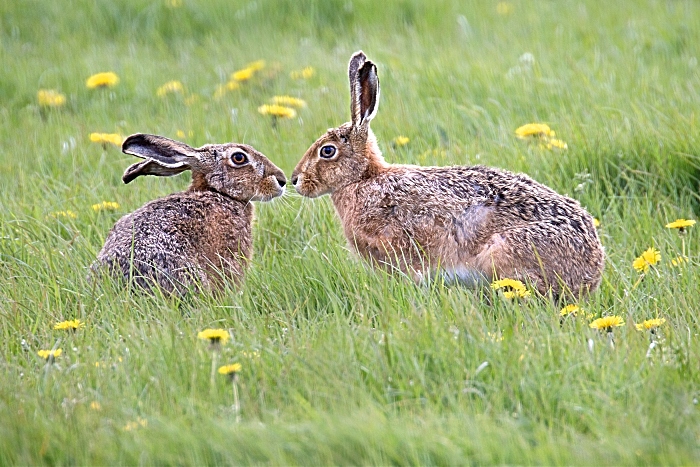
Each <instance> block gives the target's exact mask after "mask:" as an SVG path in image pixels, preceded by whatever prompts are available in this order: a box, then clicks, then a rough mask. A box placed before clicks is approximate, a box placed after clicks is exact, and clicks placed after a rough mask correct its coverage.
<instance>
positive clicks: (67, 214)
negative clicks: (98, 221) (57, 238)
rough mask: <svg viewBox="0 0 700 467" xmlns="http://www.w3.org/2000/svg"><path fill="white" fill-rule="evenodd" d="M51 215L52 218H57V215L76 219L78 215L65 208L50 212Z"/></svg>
mask: <svg viewBox="0 0 700 467" xmlns="http://www.w3.org/2000/svg"><path fill="white" fill-rule="evenodd" d="M50 216H51V217H53V218H54V219H58V218H59V217H67V218H69V219H76V218H77V217H78V215H77V214H76V213H74V212H73V211H71V210H69V209H67V210H65V211H54V212H52V213H51V214H50Z"/></svg>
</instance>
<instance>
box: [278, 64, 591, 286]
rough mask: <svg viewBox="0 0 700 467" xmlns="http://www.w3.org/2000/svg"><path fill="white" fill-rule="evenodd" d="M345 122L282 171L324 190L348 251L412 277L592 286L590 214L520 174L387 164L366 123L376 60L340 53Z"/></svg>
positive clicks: (375, 85)
mask: <svg viewBox="0 0 700 467" xmlns="http://www.w3.org/2000/svg"><path fill="white" fill-rule="evenodd" d="M349 76H350V97H351V116H352V121H351V122H349V123H345V124H343V125H341V126H339V127H338V128H333V129H330V130H328V131H327V132H326V133H325V134H324V135H323V136H321V137H320V138H319V139H318V140H316V142H315V143H314V144H312V145H311V147H310V148H309V149H308V150H307V151H306V153H305V154H304V156H303V157H302V159H301V160H300V161H299V163H298V164H297V166H296V168H295V169H294V173H293V174H292V179H291V180H292V183H293V184H294V187H295V188H296V190H297V192H299V193H300V194H301V195H303V196H307V197H310V198H315V197H317V196H321V195H324V194H330V195H331V199H332V200H333V204H334V206H335V209H336V212H337V214H338V217H339V218H340V221H341V223H342V225H343V229H344V232H345V236H346V237H347V240H348V242H349V244H350V247H351V248H354V249H355V250H356V251H357V252H358V253H359V254H360V255H362V256H363V257H365V258H367V259H369V260H370V261H371V262H372V263H373V264H374V265H378V266H381V267H386V268H389V269H399V270H401V271H402V272H404V273H406V274H408V275H410V276H412V277H413V278H414V279H415V280H416V281H421V280H423V279H425V278H429V277H435V275H436V274H440V275H442V276H443V277H444V278H445V279H446V280H447V281H455V282H460V283H464V284H467V285H471V286H474V285H477V284H483V283H486V282H487V281H491V280H493V279H496V278H510V279H519V280H523V281H526V282H528V283H530V284H531V285H533V286H534V287H535V288H536V289H537V291H539V293H540V294H542V295H547V294H550V293H551V294H552V297H553V298H554V299H559V298H560V297H563V296H566V298H567V299H571V298H573V299H576V298H580V297H582V296H584V295H586V294H588V293H590V292H592V291H593V290H595V289H596V288H597V287H598V285H599V284H600V281H601V275H602V271H603V265H604V253H603V247H602V245H601V243H600V240H599V239H598V235H597V233H596V230H595V227H594V226H593V218H592V216H591V215H590V214H589V213H588V212H586V210H584V209H583V208H582V207H581V206H580V205H579V203H578V202H577V201H575V200H573V199H571V198H568V197H565V196H562V195H560V194H558V193H556V192H555V191H553V190H552V189H550V188H548V187H546V186H544V185H542V184H540V183H538V182H536V181H534V180H533V179H531V178H530V177H528V176H526V175H523V174H515V173H511V172H508V171H506V170H501V169H496V168H491V167H484V166H471V167H468V166H461V167H460V166H453V167H419V166H411V165H397V164H388V163H386V162H385V161H384V159H383V158H382V155H381V152H380V150H379V148H378V146H377V141H376V138H375V136H374V134H373V133H372V130H371V129H370V126H369V125H370V121H371V120H372V118H373V117H374V116H375V114H376V113H377V107H378V104H379V81H378V78H377V68H376V66H375V65H374V64H373V63H372V62H371V61H369V60H367V58H366V57H365V55H364V53H362V52H361V51H360V52H357V53H355V54H354V55H353V56H352V58H351V59H350V65H349Z"/></svg>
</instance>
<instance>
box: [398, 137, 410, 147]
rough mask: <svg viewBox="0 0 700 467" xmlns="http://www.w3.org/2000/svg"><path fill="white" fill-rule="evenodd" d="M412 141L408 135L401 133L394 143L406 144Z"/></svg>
mask: <svg viewBox="0 0 700 467" xmlns="http://www.w3.org/2000/svg"><path fill="white" fill-rule="evenodd" d="M409 141H411V140H410V139H408V137H407V136H403V135H399V136H397V137H396V138H394V144H395V145H397V146H406V145H407V144H408V142H409Z"/></svg>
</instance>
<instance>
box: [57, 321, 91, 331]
mask: <svg viewBox="0 0 700 467" xmlns="http://www.w3.org/2000/svg"><path fill="white" fill-rule="evenodd" d="M84 327H85V323H83V322H82V321H80V320H79V319H73V320H69V321H61V322H60V323H56V324H55V325H54V327H53V328H54V329H55V330H61V331H75V330H76V329H79V328H84Z"/></svg>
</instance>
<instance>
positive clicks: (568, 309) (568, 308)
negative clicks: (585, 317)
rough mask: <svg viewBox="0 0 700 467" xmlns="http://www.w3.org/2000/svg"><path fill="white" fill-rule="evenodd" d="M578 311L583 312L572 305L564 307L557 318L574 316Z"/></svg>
mask: <svg viewBox="0 0 700 467" xmlns="http://www.w3.org/2000/svg"><path fill="white" fill-rule="evenodd" d="M580 311H583V310H581V308H580V307H579V306H578V305H574V304H571V305H566V306H565V307H564V308H562V309H561V311H560V312H559V316H569V315H571V316H576V314H577V313H578V312H580Z"/></svg>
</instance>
